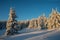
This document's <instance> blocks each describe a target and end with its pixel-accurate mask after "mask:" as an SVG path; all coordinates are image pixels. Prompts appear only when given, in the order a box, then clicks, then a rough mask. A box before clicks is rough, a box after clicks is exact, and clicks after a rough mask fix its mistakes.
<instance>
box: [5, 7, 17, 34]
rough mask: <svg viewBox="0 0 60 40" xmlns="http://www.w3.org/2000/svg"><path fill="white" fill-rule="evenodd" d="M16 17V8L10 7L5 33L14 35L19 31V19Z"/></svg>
mask: <svg viewBox="0 0 60 40" xmlns="http://www.w3.org/2000/svg"><path fill="white" fill-rule="evenodd" d="M16 17H17V16H16V14H15V10H14V9H13V8H10V14H9V18H8V21H7V25H6V33H5V35H12V34H14V33H16V32H17V20H16V19H15V18H16Z"/></svg>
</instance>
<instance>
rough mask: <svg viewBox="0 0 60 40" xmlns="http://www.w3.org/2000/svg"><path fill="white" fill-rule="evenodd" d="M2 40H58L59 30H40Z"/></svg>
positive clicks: (59, 39)
mask: <svg viewBox="0 0 60 40" xmlns="http://www.w3.org/2000/svg"><path fill="white" fill-rule="evenodd" d="M2 39H3V40H60V30H55V29H53V30H41V31H34V32H28V33H22V34H17V35H12V36H5V37H3V38H2ZM2 39H0V40H2Z"/></svg>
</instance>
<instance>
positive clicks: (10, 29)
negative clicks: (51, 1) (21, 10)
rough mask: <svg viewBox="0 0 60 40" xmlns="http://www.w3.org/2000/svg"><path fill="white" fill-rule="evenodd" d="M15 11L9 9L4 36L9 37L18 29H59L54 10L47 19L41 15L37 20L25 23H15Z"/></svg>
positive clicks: (57, 14) (57, 16)
mask: <svg viewBox="0 0 60 40" xmlns="http://www.w3.org/2000/svg"><path fill="white" fill-rule="evenodd" d="M16 17H17V16H16V14H15V10H14V9H13V8H10V14H9V18H8V21H7V25H6V28H7V29H6V33H5V34H6V35H11V34H14V33H15V32H17V30H18V29H20V30H21V29H23V28H39V29H55V28H60V14H59V12H58V11H57V10H56V9H52V12H51V15H50V16H49V18H46V17H45V15H44V14H43V15H42V16H39V17H38V18H33V19H31V20H27V21H20V22H17V20H16V19H15V18H16ZM17 25H19V27H18V26H17Z"/></svg>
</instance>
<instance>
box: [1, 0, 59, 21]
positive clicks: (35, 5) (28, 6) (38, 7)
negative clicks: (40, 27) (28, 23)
mask: <svg viewBox="0 0 60 40" xmlns="http://www.w3.org/2000/svg"><path fill="white" fill-rule="evenodd" d="M10 7H13V8H15V10H16V15H17V16H18V18H17V20H27V19H29V20H30V19H32V18H38V16H41V15H42V13H45V15H46V17H48V16H49V14H50V13H51V9H52V8H57V9H58V11H59V12H60V0H0V20H8V16H9V11H10Z"/></svg>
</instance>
